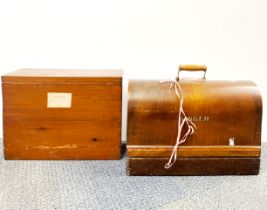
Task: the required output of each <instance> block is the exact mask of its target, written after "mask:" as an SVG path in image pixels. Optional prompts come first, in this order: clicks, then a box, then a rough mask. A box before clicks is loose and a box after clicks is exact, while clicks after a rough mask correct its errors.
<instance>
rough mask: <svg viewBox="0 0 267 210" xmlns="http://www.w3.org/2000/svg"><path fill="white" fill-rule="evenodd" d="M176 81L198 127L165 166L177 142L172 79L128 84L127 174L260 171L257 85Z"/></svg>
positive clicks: (207, 81)
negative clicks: (174, 160)
mask: <svg viewBox="0 0 267 210" xmlns="http://www.w3.org/2000/svg"><path fill="white" fill-rule="evenodd" d="M185 69H186V68H185ZM188 70H190V68H188ZM191 70H194V68H192V69H191ZM178 82H179V84H180V86H181V88H182V90H183V95H184V104H183V107H184V111H185V113H186V115H187V116H188V118H189V119H190V120H192V121H193V123H194V124H195V125H196V127H197V129H196V130H195V133H194V134H193V135H190V136H189V137H188V138H187V140H186V141H185V142H184V143H183V144H181V145H179V146H178V149H177V160H176V162H175V164H174V165H173V166H172V167H170V168H169V169H166V168H165V167H164V166H165V164H166V163H167V162H168V160H169V158H170V156H171V153H172V150H173V146H174V145H175V143H176V137H177V133H178V130H177V123H178V112H179V100H178V98H177V96H176V94H175V92H174V90H172V89H169V87H170V83H166V82H164V83H161V82H160V81H159V80H131V81H130V82H129V86H128V92H129V96H128V123H127V125H128V129H127V174H128V175H248V174H258V173H259V169H260V152H261V121H262V99H261V95H260V93H259V91H258V88H257V87H256V85H255V83H254V82H251V81H213V80H206V79H180V80H179V81H178Z"/></svg>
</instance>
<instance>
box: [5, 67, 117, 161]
mask: <svg viewBox="0 0 267 210" xmlns="http://www.w3.org/2000/svg"><path fill="white" fill-rule="evenodd" d="M2 91H3V127H4V155H5V159H58V160H64V159H77V160H78V159H120V157H121V109H122V71H121V70H46V69H22V70H18V71H15V72H13V73H10V74H7V75H4V76H2Z"/></svg>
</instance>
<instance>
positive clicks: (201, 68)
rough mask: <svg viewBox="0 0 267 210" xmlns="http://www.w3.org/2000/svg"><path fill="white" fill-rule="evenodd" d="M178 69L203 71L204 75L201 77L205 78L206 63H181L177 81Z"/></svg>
mask: <svg viewBox="0 0 267 210" xmlns="http://www.w3.org/2000/svg"><path fill="white" fill-rule="evenodd" d="M180 71H203V72H204V75H203V77H202V79H206V71H207V66H206V65H197V64H181V65H180V66H179V70H178V75H177V78H176V79H177V80H178V81H179V75H180Z"/></svg>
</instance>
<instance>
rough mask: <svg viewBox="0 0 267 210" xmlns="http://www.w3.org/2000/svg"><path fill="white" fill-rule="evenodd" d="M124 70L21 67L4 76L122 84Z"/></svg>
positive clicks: (20, 79) (23, 80)
mask: <svg viewBox="0 0 267 210" xmlns="http://www.w3.org/2000/svg"><path fill="white" fill-rule="evenodd" d="M122 76H123V71H122V70H71V69H67V70H64V69H20V70H17V71H14V72H11V73H8V74H6V75H3V76H2V81H3V82H5V83H26V84H30V83H35V84H36V83H56V84H58V83H61V84H69V83H77V84H83V83H85V84H86V83H89V84H93V83H97V84H102V85H113V84H120V83H121V78H122Z"/></svg>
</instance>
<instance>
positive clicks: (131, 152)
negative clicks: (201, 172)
mask: <svg viewBox="0 0 267 210" xmlns="http://www.w3.org/2000/svg"><path fill="white" fill-rule="evenodd" d="M172 150H173V147H172V146H167V147H166V146H165V147H161V146H128V147H127V155H128V156H129V157H168V156H169V155H170V154H171V153H172ZM177 152H178V154H179V157H231V156H233V157H259V156H260V153H261V148H260V146H231V147H229V146H180V147H178V149H177Z"/></svg>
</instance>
